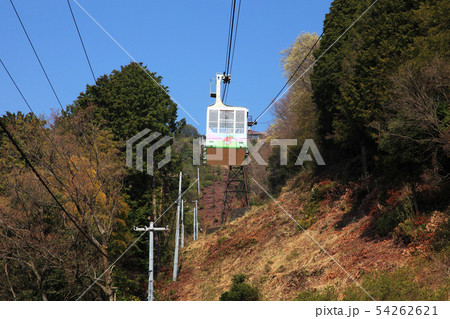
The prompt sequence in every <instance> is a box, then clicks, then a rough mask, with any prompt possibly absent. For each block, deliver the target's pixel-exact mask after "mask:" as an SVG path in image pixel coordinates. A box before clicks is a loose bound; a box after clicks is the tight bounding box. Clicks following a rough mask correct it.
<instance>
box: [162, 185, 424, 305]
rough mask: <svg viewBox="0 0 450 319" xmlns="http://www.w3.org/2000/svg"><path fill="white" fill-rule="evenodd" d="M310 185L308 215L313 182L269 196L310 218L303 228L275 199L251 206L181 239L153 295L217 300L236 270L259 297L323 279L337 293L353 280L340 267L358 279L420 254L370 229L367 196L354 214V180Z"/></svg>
mask: <svg viewBox="0 0 450 319" xmlns="http://www.w3.org/2000/svg"><path fill="white" fill-rule="evenodd" d="M316 185H325V187H322V188H323V189H324V190H325V191H322V194H321V195H320V196H321V198H320V199H321V200H320V201H318V202H317V206H315V209H316V210H315V216H314V218H313V219H315V220H313V221H311V218H310V217H311V216H309V217H308V213H307V212H308V209H310V208H308V206H311V205H308V203H310V202H311V200H310V198H311V196H313V195H314V187H313V188H312V190H310V191H306V192H305V191H304V190H303V191H302V190H301V189H299V188H295V189H291V190H285V191H284V192H283V193H282V195H281V196H280V197H279V198H278V199H277V201H278V202H279V204H280V205H281V206H282V207H283V209H284V210H286V212H288V213H289V214H292V216H293V217H294V219H296V220H299V221H300V224H302V223H303V224H305V225H308V222H309V223H311V224H312V226H310V227H309V228H308V229H307V233H305V232H304V231H302V230H301V229H300V227H299V226H298V225H297V224H296V223H295V222H294V221H293V220H292V219H291V218H290V217H289V216H288V215H287V214H286V213H285V212H284V211H283V209H282V208H280V207H279V206H278V205H277V204H276V203H275V202H273V201H269V202H268V203H267V204H265V205H263V206H260V207H255V208H253V209H252V210H251V211H250V212H248V213H247V214H246V215H245V216H243V217H241V218H239V219H237V220H235V221H233V222H231V223H229V224H227V225H225V226H223V227H222V228H221V229H220V230H218V231H217V232H215V233H212V234H208V235H204V236H201V237H200V239H199V240H197V241H195V242H191V243H189V244H188V245H187V247H185V249H184V250H183V253H182V260H181V265H182V266H181V269H180V275H179V278H178V281H177V282H175V283H174V282H170V281H166V282H164V281H160V282H159V283H158V291H159V293H160V299H163V300H164V299H165V300H218V298H219V296H220V295H221V294H222V293H223V292H224V291H226V290H228V289H229V287H230V285H231V278H232V276H233V275H234V274H238V273H244V274H246V275H247V276H248V278H249V280H250V282H252V283H253V284H255V285H256V286H258V288H259V290H260V292H261V295H262V296H263V299H265V300H292V299H293V298H295V297H296V296H297V295H298V294H299V293H300V292H301V291H304V290H305V289H320V288H324V287H327V286H329V285H333V286H335V287H336V290H337V293H338V296H340V297H342V293H343V291H344V289H345V288H347V287H348V286H350V285H351V284H354V283H353V281H352V279H350V277H349V276H348V275H347V274H346V273H345V272H344V271H343V270H342V269H341V267H340V266H342V268H343V269H345V271H347V272H348V273H349V274H350V275H351V276H352V277H353V278H354V279H356V280H357V281H360V280H361V276H362V275H363V274H364V273H368V272H369V273H370V272H372V271H374V270H378V271H385V272H387V273H389V272H390V271H391V270H393V269H396V268H399V267H401V266H403V265H406V264H410V262H412V260H413V257H412V254H411V252H412V251H414V252H415V255H417V254H418V253H419V254H420V251H418V250H416V249H412V248H411V245H410V246H408V245H402V244H398V243H397V242H396V241H394V239H393V237H392V236H391V237H386V238H380V237H379V236H376V235H374V232H373V229H374V218H375V217H374V213H373V212H370V211H369V210H368V209H364V208H365V206H367V203H364V202H363V203H362V204H361V205H360V208H361V209H360V210H359V213H358V212H356V213H355V211H354V210H352V203H353V199H352V198H353V197H354V192H355V189H356V188H357V186H355V185H353V186H351V187H348V188H344V187H342V185H340V186H339V187H336V186H333V187H328V186H327V185H335V184H333V183H332V184H330V182H325V183H319V184H316ZM316 193H317V192H316ZM316 195H317V194H316ZM368 197H370V196H368ZM310 215H312V214H310ZM305 216H307V217H308V218H306V219H305ZM308 234H309V235H310V236H311V237H312V238H314V240H315V241H317V243H319V244H320V245H321V246H322V247H323V248H324V249H325V250H326V251H327V252H328V253H329V254H330V255H331V256H333V258H334V259H335V260H336V262H337V263H339V265H340V266H339V265H338V264H337V263H336V262H334V261H333V260H332V259H331V258H330V256H329V255H328V254H326V253H325V252H324V251H323V250H322V249H321V248H320V247H319V245H318V244H317V243H316V242H314V241H313V240H312V239H311V238H310V237H309V236H308ZM338 298H339V297H338Z"/></svg>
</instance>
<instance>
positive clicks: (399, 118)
mask: <svg viewBox="0 0 450 319" xmlns="http://www.w3.org/2000/svg"><path fill="white" fill-rule="evenodd" d="M449 80H450V68H449V64H448V61H445V60H443V59H441V58H436V59H435V60H432V61H431V62H430V63H429V64H427V65H426V66H424V67H422V68H420V69H418V68H417V67H416V66H414V65H412V63H410V64H407V65H405V66H404V67H402V68H401V69H400V70H399V71H398V73H397V74H395V75H394V76H393V77H392V82H393V86H394V89H395V94H394V95H393V97H392V100H391V101H390V103H389V104H387V106H386V108H385V110H386V114H385V119H384V120H383V121H382V122H381V124H380V125H383V126H381V127H379V129H380V142H379V143H380V149H381V150H382V151H385V152H386V153H387V155H386V156H384V157H383V158H384V161H385V165H384V166H385V167H386V168H387V172H388V173H390V175H391V176H392V175H394V178H397V179H399V180H400V181H402V182H408V183H409V184H410V186H411V194H412V200H413V203H414V209H415V211H416V212H419V206H418V203H417V196H416V186H415V185H416V183H417V182H418V180H419V179H420V176H421V175H422V174H423V173H424V171H425V170H426V169H429V170H430V172H431V173H432V174H433V175H434V176H435V177H437V179H438V180H439V181H444V182H445V181H447V180H448V167H449V161H448V156H449V155H450V154H449V153H450V152H448V150H449V149H450V140H449V136H450V110H449V95H448V83H449Z"/></svg>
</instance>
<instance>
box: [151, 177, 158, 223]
mask: <svg viewBox="0 0 450 319" xmlns="http://www.w3.org/2000/svg"><path fill="white" fill-rule="evenodd" d="M152 190H153V192H152V206H153V216H151V218H152V219H153V220H156V218H157V217H156V214H157V209H156V177H155V176H153V178H152Z"/></svg>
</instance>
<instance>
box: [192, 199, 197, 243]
mask: <svg viewBox="0 0 450 319" xmlns="http://www.w3.org/2000/svg"><path fill="white" fill-rule="evenodd" d="M195 202H197V200H195ZM196 206H197V205H195V206H194V208H193V212H194V217H193V222H192V226H193V227H192V240H195V239H196V238H195V215H196V214H197V212H196V209H195V207H196Z"/></svg>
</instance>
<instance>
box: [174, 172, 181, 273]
mask: <svg viewBox="0 0 450 319" xmlns="http://www.w3.org/2000/svg"><path fill="white" fill-rule="evenodd" d="M182 176H183V173H182V172H180V182H179V186H178V205H177V228H176V230H175V253H174V255H173V281H177V276H178V250H179V244H180V211H181V179H182Z"/></svg>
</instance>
